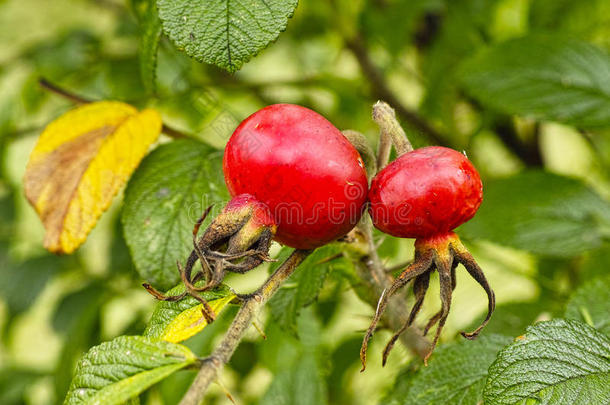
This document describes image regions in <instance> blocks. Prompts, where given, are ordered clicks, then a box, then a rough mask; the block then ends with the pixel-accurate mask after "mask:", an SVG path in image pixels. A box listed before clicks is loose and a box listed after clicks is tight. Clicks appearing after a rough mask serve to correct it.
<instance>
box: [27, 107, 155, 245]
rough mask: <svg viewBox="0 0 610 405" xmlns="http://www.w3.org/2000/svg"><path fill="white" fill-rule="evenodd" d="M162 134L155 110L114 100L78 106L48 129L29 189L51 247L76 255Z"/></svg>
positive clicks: (31, 165) (31, 167)
mask: <svg viewBox="0 0 610 405" xmlns="http://www.w3.org/2000/svg"><path fill="white" fill-rule="evenodd" d="M160 133H161V117H160V116H159V114H158V113H157V112H156V111H154V110H144V111H142V112H138V111H137V110H136V109H135V108H133V107H132V106H130V105H128V104H124V103H119V102H114V101H102V102H97V103H91V104H87V105H84V106H81V107H78V108H76V109H74V110H71V111H69V112H67V113H66V114H64V115H62V116H61V117H60V118H58V119H57V120H55V121H53V122H52V123H50V124H49V125H48V126H47V127H46V128H45V130H44V131H43V133H42V134H41V135H40V138H39V139H38V143H37V144H36V146H35V147H34V150H33V151H32V154H31V155H30V160H29V162H28V165H27V168H26V173H25V179H24V187H25V194H26V197H27V198H28V200H29V202H30V203H31V204H32V205H33V206H34V209H35V210H36V212H37V213H38V216H39V217H40V219H41V220H42V223H43V225H44V227H45V229H46V234H45V239H44V245H45V247H46V248H47V249H48V250H50V251H51V252H55V253H71V252H73V251H74V250H75V249H76V248H78V247H79V246H80V245H81V244H82V243H83V242H84V241H85V239H86V238H87V235H88V234H89V232H90V231H91V229H92V228H93V227H94V226H95V224H96V223H97V220H98V218H99V217H100V216H101V215H102V213H103V212H104V211H105V210H106V209H107V208H108V206H109V205H110V203H111V201H112V198H113V197H114V195H115V194H116V193H117V192H118V191H119V189H120V188H121V187H122V186H123V185H124V184H125V182H126V181H127V179H128V178H129V176H130V175H131V173H132V172H133V171H134V170H135V168H136V167H137V166H138V164H139V163H140V160H141V159H142V158H143V157H144V155H146V153H147V152H148V149H149V147H150V145H151V144H152V143H153V142H154V141H155V140H156V139H157V137H158V136H159V134H160Z"/></svg>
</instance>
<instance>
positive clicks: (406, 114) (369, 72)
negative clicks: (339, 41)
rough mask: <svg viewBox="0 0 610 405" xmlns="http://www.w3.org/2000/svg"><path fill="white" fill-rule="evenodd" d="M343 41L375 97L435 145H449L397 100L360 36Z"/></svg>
mask: <svg viewBox="0 0 610 405" xmlns="http://www.w3.org/2000/svg"><path fill="white" fill-rule="evenodd" d="M344 42H345V46H346V47H347V48H348V49H349V50H350V51H352V53H353V54H354V56H355V57H356V59H357V61H358V64H359V65H360V68H361V69H362V73H363V74H364V75H365V76H366V77H367V78H368V80H369V81H370V82H371V86H372V91H373V94H374V95H375V97H377V98H379V99H382V100H385V101H386V102H387V103H389V104H390V105H392V106H393V107H394V108H395V109H396V112H397V113H398V115H400V116H401V117H402V118H403V119H404V120H405V121H406V122H407V123H409V124H410V125H411V126H412V127H413V128H415V129H417V130H418V131H420V132H422V133H423V134H424V135H426V136H427V137H428V138H429V139H430V141H432V142H434V143H435V144H437V145H444V146H449V145H447V139H448V138H447V137H445V136H443V135H442V134H441V133H440V132H439V131H437V130H436V129H435V128H433V127H432V125H430V124H429V123H428V121H427V120H426V119H425V118H423V117H422V116H420V115H419V114H418V113H417V112H415V111H413V110H411V109H409V108H407V107H406V106H404V105H403V104H402V103H401V102H400V100H398V98H397V97H396V96H395V95H394V93H393V92H392V91H391V90H390V88H389V87H388V85H387V84H386V82H385V80H384V79H383V75H382V74H381V72H380V71H379V69H378V68H377V66H375V64H374V63H373V61H372V60H371V57H370V56H369V53H368V51H367V50H366V48H365V47H364V45H363V42H362V38H360V36H358V35H357V36H356V37H354V38H345V39H344Z"/></svg>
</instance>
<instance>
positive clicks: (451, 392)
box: [384, 335, 511, 405]
mask: <svg viewBox="0 0 610 405" xmlns="http://www.w3.org/2000/svg"><path fill="white" fill-rule="evenodd" d="M510 340H511V339H510V337H507V336H502V335H484V336H481V337H479V338H478V339H477V340H475V341H466V340H460V341H459V342H458V343H450V344H446V345H443V346H441V347H439V348H438V349H437V350H436V351H435V353H434V355H433V356H432V357H431V360H430V363H429V365H428V367H422V368H420V369H419V370H418V372H416V373H408V375H409V376H410V379H408V378H402V379H401V381H398V382H397V385H396V386H395V387H394V388H393V391H396V395H393V394H390V395H389V397H388V398H386V402H384V403H387V404H388V405H390V404H392V405H399V404H405V405H407V404H422V405H423V404H463V405H477V404H480V403H481V401H482V399H483V388H484V387H485V380H486V378H487V369H488V368H489V365H490V364H491V363H492V362H493V361H494V359H495V358H496V354H497V353H498V352H499V351H500V349H502V348H503V347H504V346H506V345H507V344H509V343H510ZM403 377H404V376H403ZM403 385H408V391H407V392H406V393H405V391H404V390H403V389H402V387H403Z"/></svg>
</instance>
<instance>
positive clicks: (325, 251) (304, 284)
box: [269, 244, 346, 334]
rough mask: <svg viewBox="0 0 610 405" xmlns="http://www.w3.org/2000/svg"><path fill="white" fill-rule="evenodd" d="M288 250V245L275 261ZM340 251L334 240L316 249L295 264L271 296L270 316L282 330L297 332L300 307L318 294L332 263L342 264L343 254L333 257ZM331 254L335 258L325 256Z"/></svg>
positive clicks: (334, 265)
mask: <svg viewBox="0 0 610 405" xmlns="http://www.w3.org/2000/svg"><path fill="white" fill-rule="evenodd" d="M288 251H289V249H284V251H283V252H282V254H281V255H280V257H279V258H278V262H277V263H278V264H279V263H281V262H283V257H284V256H285V255H286V254H287V253H288ZM340 253H341V248H340V246H339V245H337V244H334V245H327V246H324V247H322V248H319V249H317V250H316V251H315V252H314V253H313V254H311V256H309V257H308V258H307V259H306V260H305V261H304V262H303V263H302V264H301V265H300V266H299V267H298V268H297V270H296V272H295V274H293V276H292V277H291V278H290V280H289V282H288V283H286V284H285V285H284V286H283V287H282V288H280V290H279V291H278V292H277V293H276V294H275V295H274V296H273V297H272V298H271V300H270V301H269V307H270V309H271V316H272V317H273V318H274V320H275V321H276V322H278V323H279V324H280V326H281V327H282V328H284V330H286V331H289V332H291V333H293V334H296V326H297V318H298V316H299V313H300V311H301V309H302V308H303V307H305V306H307V305H310V304H311V303H313V302H314V301H315V300H316V299H317V298H318V294H319V292H320V289H321V288H322V286H323V284H324V280H326V276H327V274H328V272H329V271H330V270H331V269H332V268H333V267H336V266H341V265H345V260H346V259H345V258H344V257H336V255H338V254H340ZM330 258H334V259H333V260H328V259H330ZM327 260H328V261H327ZM276 266H277V264H276Z"/></svg>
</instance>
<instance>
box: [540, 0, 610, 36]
mask: <svg viewBox="0 0 610 405" xmlns="http://www.w3.org/2000/svg"><path fill="white" fill-rule="evenodd" d="M529 23H530V29H531V30H540V31H555V32H557V31H560V32H565V33H569V34H570V35H572V36H576V37H578V38H580V39H583V40H585V41H587V42H592V43H595V44H597V45H600V46H603V47H605V48H608V47H609V46H610V35H609V34H610V3H609V2H608V1H606V0H581V1H572V0H534V1H532V2H531V4H530V18H529Z"/></svg>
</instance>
